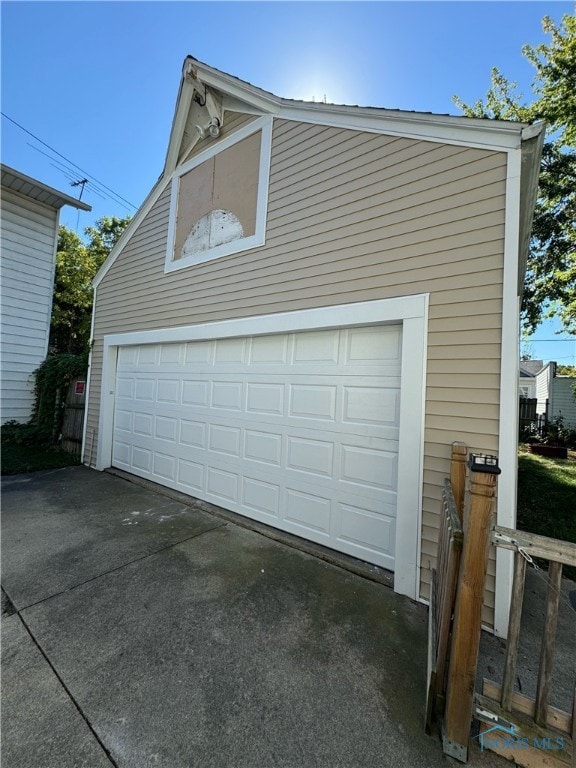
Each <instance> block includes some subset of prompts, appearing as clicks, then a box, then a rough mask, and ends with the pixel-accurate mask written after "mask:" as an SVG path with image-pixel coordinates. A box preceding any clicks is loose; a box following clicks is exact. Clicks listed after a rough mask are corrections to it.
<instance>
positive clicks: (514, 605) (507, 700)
mask: <svg viewBox="0 0 576 768" xmlns="http://www.w3.org/2000/svg"><path fill="white" fill-rule="evenodd" d="M525 578H526V558H524V557H522V555H521V554H520V553H519V552H517V553H516V556H515V558H514V578H513V581H512V602H511V606H510V621H509V624H508V643H507V646H506V662H505V666H504V680H503V683H502V699H501V704H502V707H503V708H504V709H511V708H512V698H513V696H514V678H515V676H516V662H517V660H518V643H519V641H520V621H521V618H522V602H523V600H524V583H525Z"/></svg>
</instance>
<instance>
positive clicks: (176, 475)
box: [111, 323, 402, 570]
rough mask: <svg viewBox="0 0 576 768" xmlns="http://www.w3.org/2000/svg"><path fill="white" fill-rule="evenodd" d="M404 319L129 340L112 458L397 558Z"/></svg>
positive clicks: (290, 528) (385, 559) (143, 473)
mask: <svg viewBox="0 0 576 768" xmlns="http://www.w3.org/2000/svg"><path fill="white" fill-rule="evenodd" d="M401 369H402V324H401V323H399V324H398V323H397V324H381V325H371V326H360V327H337V328H329V329H321V330H309V331H297V332H287V333H286V332H284V333H273V334H264V335H254V334H253V335H243V336H233V337H223V338H196V339H195V338H190V339H189V340H188V339H181V340H179V341H167V342H162V343H142V344H141V343H137V344H136V343H135V344H122V345H118V347H117V363H116V366H115V384H114V393H115V396H114V407H113V424H112V462H111V463H112V465H113V466H115V467H117V468H120V469H123V470H125V471H127V472H130V473H133V474H135V475H138V476H140V477H144V478H147V479H149V480H152V481H154V482H156V483H160V484H162V485H165V486H167V487H169V488H173V489H175V490H178V491H182V492H184V493H187V494H190V495H191V496H194V497H196V498H199V499H203V500H205V501H208V502H211V503H213V504H216V505H219V506H221V507H224V508H226V509H229V510H232V511H234V512H237V513H239V514H241V515H244V516H246V517H249V518H252V519H254V520H257V521H259V522H262V523H266V524H268V525H271V526H274V527H276V528H279V529H281V530H284V531H287V532H289V533H292V534H296V535H298V536H301V537H304V538H306V539H309V540H311V541H314V542H317V543H320V544H323V545H325V546H327V547H330V548H332V549H336V550H338V551H340V552H344V553H346V554H349V555H353V556H355V557H358V558H360V559H362V560H365V561H368V562H370V563H374V564H376V565H379V566H382V567H385V568H388V569H390V570H394V567H395V555H396V522H397V491H398V451H399V429H400V385H401Z"/></svg>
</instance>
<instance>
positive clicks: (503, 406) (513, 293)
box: [494, 150, 522, 637]
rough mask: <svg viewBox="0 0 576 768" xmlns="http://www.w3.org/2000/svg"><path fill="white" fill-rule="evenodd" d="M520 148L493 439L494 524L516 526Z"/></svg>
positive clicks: (500, 589) (512, 166) (510, 192)
mask: <svg viewBox="0 0 576 768" xmlns="http://www.w3.org/2000/svg"><path fill="white" fill-rule="evenodd" d="M521 163H522V159H521V150H516V151H514V152H510V153H509V154H508V166H507V174H506V218H505V233H504V279H503V291H502V293H503V296H502V348H501V370H500V435H499V444H498V455H499V463H500V467H501V468H502V474H501V475H500V476H499V478H498V500H497V506H496V519H497V521H498V525H503V526H506V527H507V528H515V526H516V504H517V494H516V485H517V476H518V375H519V357H518V355H519V347H518V344H519V324H520V317H519V297H518V290H517V287H518V258H519V247H520V173H521ZM512 574H513V553H512V552H509V551H508V550H504V549H502V547H497V548H496V587H495V592H496V594H495V597H494V633H495V634H496V635H497V636H498V637H506V636H507V634H508V618H509V613H510V599H511V595H512Z"/></svg>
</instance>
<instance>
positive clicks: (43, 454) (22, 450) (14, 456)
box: [2, 445, 80, 475]
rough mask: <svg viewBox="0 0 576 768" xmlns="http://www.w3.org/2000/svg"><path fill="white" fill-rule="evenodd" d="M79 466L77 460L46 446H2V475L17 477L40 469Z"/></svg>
mask: <svg viewBox="0 0 576 768" xmlns="http://www.w3.org/2000/svg"><path fill="white" fill-rule="evenodd" d="M77 464H80V460H79V458H77V457H76V456H74V455H73V454H71V453H68V452H67V451H63V450H61V449H60V448H53V447H51V446H47V445H36V446H35V445H3V446H2V474H3V475H19V474H21V473H22V472H38V471H39V470H41V469H59V468H60V467H72V466H75V465H77Z"/></svg>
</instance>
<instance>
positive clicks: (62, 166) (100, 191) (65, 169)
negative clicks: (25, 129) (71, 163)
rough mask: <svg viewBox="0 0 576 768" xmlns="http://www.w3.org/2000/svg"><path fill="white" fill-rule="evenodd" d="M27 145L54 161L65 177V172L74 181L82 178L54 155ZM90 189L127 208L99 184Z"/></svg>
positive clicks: (29, 143) (99, 195) (55, 166)
mask: <svg viewBox="0 0 576 768" xmlns="http://www.w3.org/2000/svg"><path fill="white" fill-rule="evenodd" d="M26 144H27V145H28V146H29V147H31V148H32V149H33V150H34V151H36V152H39V153H40V154H41V155H44V157H47V158H49V159H50V160H53V161H54V162H53V163H51V165H53V166H54V168H58V170H60V171H61V172H62V173H64V175H66V174H65V172H66V171H67V172H68V173H69V174H70V175H71V176H73V178H74V181H78V179H79V178H80V174H79V173H78V172H77V171H75V170H74V169H73V168H69V167H68V166H67V165H64V163H59V162H58V160H56V158H55V157H52V155H49V154H48V152H43V151H42V150H41V149H39V148H38V147H35V146H34V144H32V143H31V142H29V141H27V142H26ZM89 189H90V190H91V191H92V192H93V193H94V194H96V195H98V197H101V198H102V199H103V200H104V199H108V200H112V202H114V203H119V204H120V205H121V206H122V207H123V208H126V206H125V204H124V203H123V202H121V199H118V198H116V197H111V196H110V195H109V194H107V193H106V192H105V191H104V190H103V189H102V188H101V187H99V186H98V185H97V184H94V182H90V187H89ZM98 193H101V194H98ZM126 210H127V209H126Z"/></svg>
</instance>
